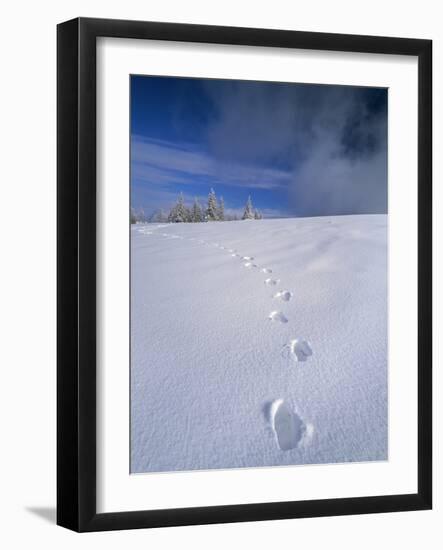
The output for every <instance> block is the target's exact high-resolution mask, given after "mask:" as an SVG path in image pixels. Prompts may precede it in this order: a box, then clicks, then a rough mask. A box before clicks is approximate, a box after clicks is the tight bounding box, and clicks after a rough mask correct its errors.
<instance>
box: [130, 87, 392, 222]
mask: <svg viewBox="0 0 443 550" xmlns="http://www.w3.org/2000/svg"><path fill="white" fill-rule="evenodd" d="M386 167H387V90H385V89H380V88H357V87H344V86H321V85H305V84H285V83H269V82H250V81H234V80H208V79H194V78H192V79H191V78H174V77H156V76H131V205H132V207H133V208H135V209H140V208H143V210H144V211H145V213H146V214H147V215H149V214H150V213H151V212H153V211H155V210H157V209H159V208H164V209H166V210H167V209H169V207H170V206H171V205H172V204H173V202H174V201H175V199H176V197H177V195H178V194H179V193H183V195H184V196H185V200H186V201H187V202H189V203H191V202H192V200H193V198H194V197H197V198H199V200H201V201H202V202H204V201H205V200H206V197H207V194H208V192H209V190H210V188H211V187H213V188H214V189H215V191H216V193H217V196H223V198H224V200H225V204H226V207H227V210H228V211H231V212H232V213H240V212H241V211H242V208H243V206H244V204H245V202H246V199H247V197H248V195H251V197H252V200H253V202H254V205H255V206H256V207H257V208H258V209H260V210H261V211H262V212H263V213H264V215H265V217H276V216H277V217H280V216H316V215H334V214H358V213H385V212H386V211H387V168H386Z"/></svg>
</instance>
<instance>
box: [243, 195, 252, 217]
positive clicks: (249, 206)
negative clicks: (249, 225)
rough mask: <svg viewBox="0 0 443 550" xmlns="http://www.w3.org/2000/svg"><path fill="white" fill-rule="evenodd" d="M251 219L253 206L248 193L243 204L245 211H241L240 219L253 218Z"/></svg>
mask: <svg viewBox="0 0 443 550" xmlns="http://www.w3.org/2000/svg"><path fill="white" fill-rule="evenodd" d="M253 219H254V207H253V206H252V200H251V195H249V197H248V200H247V202H246V205H245V211H244V213H243V217H242V220H253Z"/></svg>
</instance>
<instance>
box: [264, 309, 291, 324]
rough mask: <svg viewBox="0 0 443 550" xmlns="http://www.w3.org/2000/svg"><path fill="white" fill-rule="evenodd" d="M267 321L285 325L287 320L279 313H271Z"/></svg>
mask: <svg viewBox="0 0 443 550" xmlns="http://www.w3.org/2000/svg"><path fill="white" fill-rule="evenodd" d="M268 319H269V320H270V321H278V322H279V323H287V322H288V319H287V318H286V317H285V316H284V315H283V313H282V312H281V311H271V313H270V314H269V317H268Z"/></svg>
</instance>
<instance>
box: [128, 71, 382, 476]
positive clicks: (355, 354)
mask: <svg viewBox="0 0 443 550" xmlns="http://www.w3.org/2000/svg"><path fill="white" fill-rule="evenodd" d="M129 78H130V167H129V172H130V212H129V216H128V217H129V224H128V226H129V233H130V470H131V474H149V473H155V472H180V471H181V472H186V471H193V470H212V469H233V468H253V467H262V468H264V467H277V466H286V467H288V466H303V465H308V464H309V465H314V464H343V463H350V462H352V463H358V462H370V461H387V460H388V459H389V449H388V367H389V365H388V307H387V304H388V175H387V162H388V135H387V134H388V89H387V88H379V87H357V86H339V85H333V84H331V85H324V84H310V83H304V82H300V83H298V82H297V83H295V82H273V81H247V80H223V79H206V78H184V77H174V76H156V75H138V74H132V75H130V77H129Z"/></svg>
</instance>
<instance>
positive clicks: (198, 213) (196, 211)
mask: <svg viewBox="0 0 443 550" xmlns="http://www.w3.org/2000/svg"><path fill="white" fill-rule="evenodd" d="M191 221H193V222H202V221H203V211H202V207H201V206H200V203H199V202H198V200H197V198H195V199H194V205H193V207H192V213H191Z"/></svg>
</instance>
